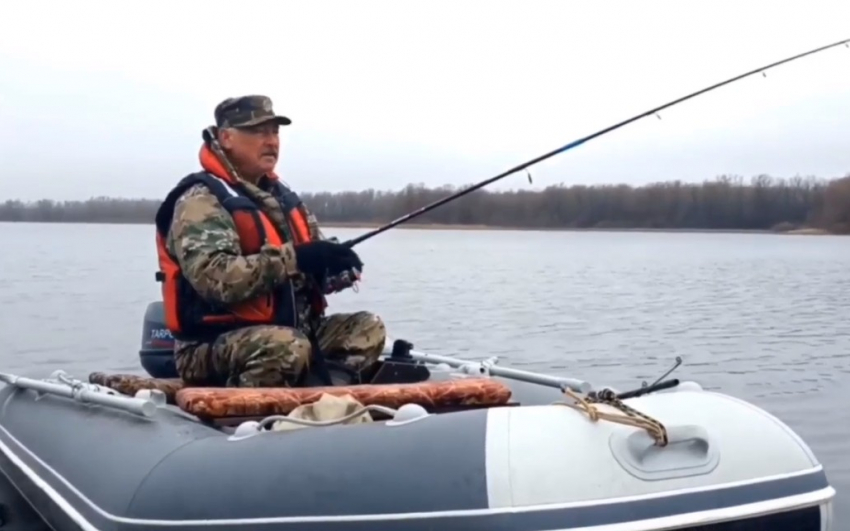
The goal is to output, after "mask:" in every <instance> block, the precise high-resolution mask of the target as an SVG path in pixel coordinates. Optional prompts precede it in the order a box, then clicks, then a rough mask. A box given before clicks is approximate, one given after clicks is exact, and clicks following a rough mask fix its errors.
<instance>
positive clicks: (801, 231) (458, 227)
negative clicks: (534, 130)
mask: <svg viewBox="0 0 850 531" xmlns="http://www.w3.org/2000/svg"><path fill="white" fill-rule="evenodd" d="M15 223H45V224H50V223H65V224H74V225H152V223H150V222H148V221H118V220H116V221H66V220H62V221H59V220H56V221H51V220H41V221H3V220H0V224H15ZM319 225H320V227H321V228H322V229H323V230H324V229H333V228H338V229H363V230H369V229H377V228H378V227H382V226H383V225H384V223H378V222H368V221H333V222H321V221H320V222H319ZM397 229H401V230H453V231H516V232H658V233H676V232H678V233H683V234H688V233H690V234H711V233H716V234H775V235H789V236H846V235H847V234H840V233H833V232H829V231H827V230H825V229H818V228H813V227H799V228H793V229H789V230H771V229H694V228H676V227H669V228H651V227H511V226H501V225H482V224H474V223H470V224H468V225H465V224H454V223H415V222H409V223H402V224H400V225H397V226H396V227H393V230H397Z"/></svg>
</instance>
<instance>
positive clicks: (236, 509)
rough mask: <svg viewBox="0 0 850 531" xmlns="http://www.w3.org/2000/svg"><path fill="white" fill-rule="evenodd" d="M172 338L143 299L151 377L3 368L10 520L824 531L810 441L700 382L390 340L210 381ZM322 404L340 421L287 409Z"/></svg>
mask: <svg viewBox="0 0 850 531" xmlns="http://www.w3.org/2000/svg"><path fill="white" fill-rule="evenodd" d="M170 347H171V344H170V338H169V335H168V333H167V331H165V328H164V326H163V325H162V320H161V306H160V305H159V304H158V303H154V304H152V305H150V306H149V308H148V312H147V314H146V317H145V324H144V336H143V348H142V351H141V358H142V365H143V366H144V367H145V369H146V371H147V372H148V374H149V375H150V376H151V377H146V376H140V375H108V374H103V373H94V374H91V375H89V376H88V377H87V378H84V379H75V378H73V377H71V376H70V375H68V374H65V373H64V372H62V371H56V372H54V373H53V374H51V375H49V376H48V377H46V378H44V379H37V378H25V377H21V376H16V375H12V374H7V373H3V374H0V379H2V382H3V385H2V389H0V403H2V409H0V471H2V476H0V504H1V505H2V508H1V509H2V511H0V519H2V524H3V528H4V529H14V530H36V529H54V530H56V531H65V530H71V529H76V530H86V531H89V530H95V529H98V530H159V531H165V530H168V529H174V530H181V531H194V530H201V529H238V530H246V531H248V530H251V531H254V530H257V531H259V530H263V531H271V530H287V531H289V530H306V531H319V530H321V531H384V530H386V531H424V530H445V531H479V530H480V531H497V530H504V531H543V530H567V529H569V530H579V529H580V530H596V531H626V530H629V531H649V530H661V529H681V530H692V531H696V530H699V531H733V530H734V531H743V530H756V529H770V530H771V531H830V530H832V529H833V522H832V500H833V497H834V495H835V491H834V489H833V488H832V487H831V486H830V485H829V482H828V480H827V477H826V475H825V473H824V470H823V467H822V465H821V464H820V463H819V462H818V460H817V459H816V457H815V456H814V455H813V454H812V452H811V451H810V449H809V448H808V447H807V445H806V444H805V443H804V442H803V441H802V440H801V439H800V438H799V437H798V436H797V435H796V434H795V433H794V432H793V431H792V430H791V429H790V428H788V427H787V426H786V425H785V424H783V423H782V422H781V421H779V420H778V419H776V418H775V417H773V416H772V415H770V414H768V413H767V412H765V411H763V410H761V409H759V408H757V407H755V406H753V405H752V404H749V403H747V402H744V401H741V400H739V399H736V398H733V397H730V396H727V395H724V394H721V393H715V392H707V391H704V390H702V389H701V387H700V386H699V385H698V384H696V383H695V382H679V381H678V380H670V379H666V380H661V381H660V382H658V383H656V384H652V385H649V386H644V387H637V388H636V389H635V390H633V391H626V392H619V393H618V392H617V391H614V390H605V389H594V388H593V387H592V386H590V385H589V384H588V383H586V382H581V381H576V380H570V379H564V378H557V377H553V376H548V375H543V374H536V373H531V372H527V371H520V370H516V369H510V368H505V367H501V366H499V365H498V364H497V363H495V360H492V359H491V360H486V361H484V362H469V361H464V360H459V359H455V358H449V357H443V356H435V355H429V354H425V353H421V352H417V351H415V350H412V348H411V345H410V344H409V343H407V342H404V341H395V342H394V343H392V344H391V345H390V348H388V349H387V351H386V352H385V355H384V358H383V360H382V362H381V364H380V366H379V367H378V368H377V370H376V371H375V372H374V373H373V374H372V375H371V377H370V381H369V382H367V383H362V384H359V383H355V384H351V382H346V381H344V379H345V375H344V374H340V373H337V374H335V382H336V383H337V385H333V386H324V387H315V386H314V387H305V388H299V389H259V390H258V389H221V388H218V389H212V388H208V389H205V388H191V387H186V386H185V385H183V383H182V382H180V381H179V380H178V379H176V374H175V373H174V371H173V360H171V359H170V355H171V353H170ZM333 370H334V369H333V368H331V371H332V372H333ZM328 397H337V398H339V397H351V399H352V401H351V402H349V403H348V404H347V406H346V410H345V413H346V414H345V415H337V416H336V417H333V418H321V419H320V418H318V417H311V416H310V415H309V414H301V415H299V414H296V413H297V412H299V411H301V412H303V411H306V410H307V409H309V408H310V407H314V406H315V405H316V404H319V403H322V402H323V401H325V399H327V398H328ZM340 400H341V398H340ZM305 408H306V409H305ZM360 421H362V422H360Z"/></svg>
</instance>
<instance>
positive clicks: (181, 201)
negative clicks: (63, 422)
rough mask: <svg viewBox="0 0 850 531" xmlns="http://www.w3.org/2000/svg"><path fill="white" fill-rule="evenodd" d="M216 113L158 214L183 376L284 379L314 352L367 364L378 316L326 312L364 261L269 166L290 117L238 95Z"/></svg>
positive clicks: (377, 343) (162, 276)
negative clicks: (195, 164)
mask: <svg viewBox="0 0 850 531" xmlns="http://www.w3.org/2000/svg"><path fill="white" fill-rule="evenodd" d="M215 123H216V125H215V126H211V127H209V128H207V129H206V130H205V131H204V133H203V140H204V142H203V145H202V146H201V150H200V154H199V156H200V165H201V167H202V171H199V172H197V173H193V174H191V175H189V176H187V177H185V178H184V179H183V180H181V181H180V182H179V183H178V184H177V185H176V186H175V188H174V189H173V190H172V191H171V192H170V193H169V194H168V196H167V197H166V198H165V200H164V201H163V203H162V205H161V206H160V208H159V210H158V211H157V214H156V230H157V235H156V239H157V251H158V254H159V267H160V271H159V272H158V273H157V280H158V281H160V282H162V283H163V285H162V295H163V306H164V311H165V322H166V326H167V327H168V328H169V330H170V331H171V333H172V335H173V336H174V338H175V343H174V359H175V364H176V367H177V371H178V373H179V374H180V376H181V378H182V379H183V380H184V381H186V382H187V383H188V384H189V385H203V386H232V387H276V386H289V387H292V386H296V385H299V384H300V383H302V382H303V380H302V377H304V376H305V374H306V373H307V372H308V371H305V370H304V369H305V367H309V366H311V363H312V365H313V366H315V365H320V366H321V365H322V364H320V363H318V362H320V361H322V360H323V359H324V358H320V357H318V356H323V355H326V356H327V357H328V359H334V358H336V359H338V360H339V361H340V362H341V363H342V364H343V365H345V366H347V368H349V369H351V370H352V371H353V373H354V374H357V373H359V371H360V370H362V369H364V368H367V367H369V366H370V365H371V364H372V363H374V361H375V360H376V359H377V357H378V356H379V355H380V354H381V352H382V351H383V348H384V342H385V339H386V331H385V328H384V323H383V322H382V321H381V320H380V318H378V317H377V316H376V315H374V314H372V313H369V312H365V311H363V312H355V313H349V314H334V315H329V316H326V315H325V308H326V302H325V295H326V294H328V293H331V292H334V291H339V290H340V289H345V288H347V287H350V286H351V285H352V284H353V282H354V281H356V280H357V279H358V278H359V274H360V271H361V270H362V268H363V263H362V262H361V260H360V258H359V257H358V256H357V254H356V253H355V252H354V251H353V250H352V249H351V248H349V247H347V246H344V245H342V244H339V243H336V242H335V241H332V240H328V239H325V238H324V237H323V235H322V233H321V231H320V230H319V228H318V226H317V223H316V218H315V217H314V216H313V215H312V214H311V213H310V211H309V210H308V209H307V207H306V206H305V205H304V204H303V203H302V202H301V201H300V199H299V198H298V196H297V195H296V194H295V193H294V192H293V191H292V190H290V189H289V188H288V187H287V186H286V185H284V184H283V183H282V182H281V181H280V180H279V179H278V177H277V175H276V174H275V173H274V168H275V164H276V163H277V160H278V155H279V149H280V140H279V136H278V129H279V127H280V126H286V125H289V124H290V123H292V122H291V121H290V119H289V118H287V117H285V116H279V115H276V114H275V112H274V111H273V109H272V102H271V99H269V98H268V97H266V96H242V97H238V98H228V99H226V100H224V101H223V102H221V103H220V104H219V105H218V106H216V108H215ZM317 346H318V352H317ZM324 374H325V375H327V373H326V372H325V373H324ZM325 383H329V382H327V377H326V378H325Z"/></svg>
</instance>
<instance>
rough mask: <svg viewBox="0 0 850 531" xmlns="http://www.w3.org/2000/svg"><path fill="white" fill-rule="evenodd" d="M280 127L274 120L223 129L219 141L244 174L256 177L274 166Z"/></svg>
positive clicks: (249, 177) (278, 145)
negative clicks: (250, 125) (249, 125)
mask: <svg viewBox="0 0 850 531" xmlns="http://www.w3.org/2000/svg"><path fill="white" fill-rule="evenodd" d="M279 128H280V126H279V125H278V124H277V123H275V122H266V123H263V124H259V125H255V126H252V127H246V128H240V129H236V128H228V129H222V130H221V131H220V133H219V143H221V147H222V148H224V149H225V150H226V151H227V154H228V157H229V158H230V159H231V162H232V163H233V165H234V166H236V167H237V168H238V169H239V171H240V172H242V173H243V174H244V175H243V176H244V177H245V178H248V179H256V178H259V177H261V176H263V175H265V174H268V173H269V172H271V171H272V170H274V167H275V164H277V158H278V155H279V154H280V136H279V135H278V129H279Z"/></svg>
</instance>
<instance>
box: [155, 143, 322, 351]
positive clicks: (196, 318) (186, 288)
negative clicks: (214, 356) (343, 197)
mask: <svg viewBox="0 0 850 531" xmlns="http://www.w3.org/2000/svg"><path fill="white" fill-rule="evenodd" d="M200 160H201V166H202V167H203V169H204V171H201V172H197V173H193V174H190V175H188V176H186V177H184V178H183V179H182V180H181V181H180V182H179V183H178V184H177V185H176V186H175V187H174V188H173V189H172V190H171V192H169V194H168V195H167V196H166V198H165V200H164V201H163V202H162V205H160V207H159V209H158V211H157V213H156V247H157V254H158V256H159V271H158V272H157V274H156V279H157V281H158V282H162V300H163V307H164V313H165V326H166V327H167V328H168V329H169V331H171V334H172V335H173V336H174V337H175V338H177V339H186V340H209V339H211V338H213V337H215V336H216V335H218V334H220V333H221V332H223V331H226V330H233V329H236V328H241V327H244V326H250V325H258V324H276V325H282V326H291V327H297V326H298V325H299V324H300V323H299V322H298V312H297V309H296V306H295V292H294V287H293V285H292V282H291V281H289V282H284V283H282V284H281V285H280V286H279V287H278V288H276V289H275V290H274V291H273V292H270V293H264V294H262V295H259V296H257V297H255V298H254V299H251V300H247V301H242V302H239V303H236V304H232V305H225V304H224V303H221V302H218V301H206V300H204V298H203V297H201V296H200V295H199V294H198V293H197V292H196V291H195V289H194V288H193V287H192V286H191V285H190V284H189V282H188V281H187V280H186V278H185V277H184V276H183V274H182V272H181V270H180V264H179V263H178V262H177V260H176V259H175V258H174V257H173V256H172V255H171V254H170V253H169V251H168V248H167V247H166V244H165V242H166V235H167V234H168V230H169V226H170V225H171V220H172V217H173V215H174V205H175V203H176V201H177V199H178V198H179V197H180V195H181V194H183V192H185V191H186V190H187V189H189V188H190V187H191V186H194V185H196V184H199V183H200V184H203V185H204V186H206V187H207V188H208V189H209V190H210V191H211V192H212V193H213V195H215V197H216V198H217V199H218V201H219V202H220V203H221V204H222V205H223V206H224V208H225V209H226V210H227V212H228V213H229V214H230V215H231V216H232V218H233V221H234V223H235V225H236V231H237V233H238V234H239V243H240V247H241V251H242V254H243V255H244V256H249V255H252V254H256V253H258V252H259V251H260V248H261V247H262V246H263V245H264V244H269V245H272V246H280V245H283V244H284V243H285V242H286V241H287V239H286V237H285V235H284V234H281V233H280V231H278V229H277V228H276V227H275V225H274V224H273V223H272V222H271V220H270V219H269V218H268V216H266V214H265V213H263V211H262V210H260V208H259V207H258V205H257V204H256V203H255V202H254V201H253V200H252V199H251V198H250V197H249V196H247V195H246V194H245V193H244V192H243V191H242V189H241V186H240V185H239V184H238V183H237V182H235V181H234V180H233V179H232V178H231V177H230V175H229V174H228V173H227V171H226V170H225V169H224V166H223V165H222V164H221V162H220V161H219V160H218V158H217V157H216V156H215V155H214V154H213V153H212V151H210V149H209V148H208V147H207V146H206V145H204V146H203V147H202V148H201V152H200ZM270 180H271V182H272V184H273V186H274V187H275V192H274V193H273V194H272V195H273V196H275V198H276V199H277V200H278V202H279V203H280V205H281V208H282V209H283V212H284V213H285V214H286V215H287V219H288V220H289V223H290V227H289V228H290V232H291V234H292V239H293V240H294V241H293V243H295V244H296V245H298V244H301V243H306V242H309V241H310V240H311V236H310V230H309V226H308V224H307V220H306V219H305V217H304V214H303V212H302V210H301V209H300V208H297V207H298V205H300V203H301V200H300V198H299V197H298V195H297V194H296V193H295V192H293V191H291V190H290V189H288V188H287V187H285V186H283V185H282V184H281V183H280V181H279V180H278V179H277V177H276V176H275V175H272V176H271V179H270ZM318 299H319V301H318V303H317V304H316V303H314V304H316V305H317V306H319V308H318V309H319V311H321V310H323V309H324V306H325V300H324V297H323V296H322V295H319V296H318Z"/></svg>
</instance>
